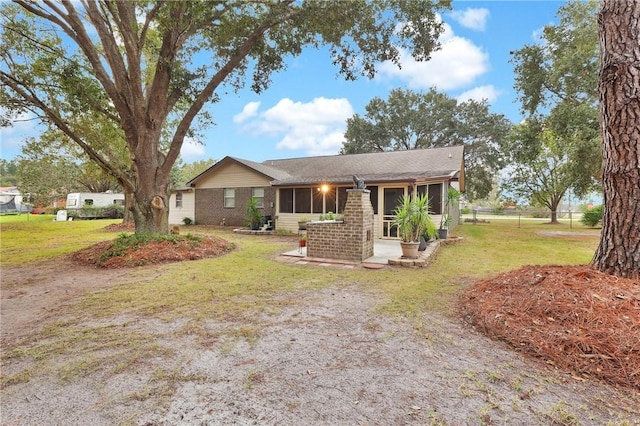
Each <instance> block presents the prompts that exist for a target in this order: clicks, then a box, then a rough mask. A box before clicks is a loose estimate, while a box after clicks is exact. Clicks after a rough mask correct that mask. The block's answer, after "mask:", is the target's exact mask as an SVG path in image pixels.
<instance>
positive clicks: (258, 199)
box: [251, 187, 264, 209]
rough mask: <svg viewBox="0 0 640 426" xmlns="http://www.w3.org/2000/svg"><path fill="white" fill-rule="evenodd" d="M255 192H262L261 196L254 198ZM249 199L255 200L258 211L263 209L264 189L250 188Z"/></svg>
mask: <svg viewBox="0 0 640 426" xmlns="http://www.w3.org/2000/svg"><path fill="white" fill-rule="evenodd" d="M256 191H262V195H261V196H259V197H258V196H256ZM251 198H254V199H255V200H256V207H258V208H259V209H262V208H264V188H263V187H253V188H251Z"/></svg>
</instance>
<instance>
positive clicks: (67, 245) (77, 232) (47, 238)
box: [0, 214, 122, 266]
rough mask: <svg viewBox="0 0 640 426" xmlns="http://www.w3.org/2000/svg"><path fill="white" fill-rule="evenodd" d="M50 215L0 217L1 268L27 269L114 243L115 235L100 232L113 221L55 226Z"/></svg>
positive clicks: (57, 223) (67, 223) (71, 222)
mask: <svg viewBox="0 0 640 426" xmlns="http://www.w3.org/2000/svg"><path fill="white" fill-rule="evenodd" d="M54 219H55V216H53V215H29V214H21V215H3V216H0V262H1V263H2V266H12V265H22V264H24V265H27V264H29V263H30V262H33V261H38V260H45V259H50V258H52V257H55V256H59V255H62V254H68V253H72V252H74V251H77V250H80V249H81V248H84V247H87V246H88V245H91V244H93V243H95V242H98V241H103V240H108V239H113V238H115V237H116V236H117V233H109V232H104V231H103V228H104V227H105V226H107V225H110V224H112V223H120V222H121V221H122V219H116V220H79V221H68V222H56V221H54Z"/></svg>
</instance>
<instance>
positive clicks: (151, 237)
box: [100, 233, 202, 263]
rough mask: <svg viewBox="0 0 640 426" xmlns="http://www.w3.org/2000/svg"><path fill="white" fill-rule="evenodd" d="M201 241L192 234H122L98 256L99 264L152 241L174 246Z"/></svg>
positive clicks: (200, 238)
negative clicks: (180, 243)
mask: <svg viewBox="0 0 640 426" xmlns="http://www.w3.org/2000/svg"><path fill="white" fill-rule="evenodd" d="M184 240H190V241H194V242H197V241H201V240H202V237H198V236H195V235H192V234H186V235H173V234H150V233H139V234H127V233H122V234H120V235H119V236H118V238H116V239H115V240H114V241H113V245H112V246H111V247H110V248H109V249H108V250H107V251H105V252H104V253H103V254H102V255H101V256H100V263H103V262H106V261H107V260H108V259H111V258H112V257H117V256H122V255H124V254H125V253H126V252H128V251H130V250H138V249H139V248H140V247H141V246H143V245H146V244H149V243H150V242H152V241H170V242H172V243H174V244H176V243H177V242H178V241H184Z"/></svg>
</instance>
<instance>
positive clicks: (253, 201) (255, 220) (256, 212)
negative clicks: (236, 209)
mask: <svg viewBox="0 0 640 426" xmlns="http://www.w3.org/2000/svg"><path fill="white" fill-rule="evenodd" d="M247 222H248V223H249V225H250V226H251V229H258V227H259V226H260V223H261V222H262V213H261V212H260V209H259V208H258V199H257V198H254V197H251V198H250V199H249V201H248V202H247Z"/></svg>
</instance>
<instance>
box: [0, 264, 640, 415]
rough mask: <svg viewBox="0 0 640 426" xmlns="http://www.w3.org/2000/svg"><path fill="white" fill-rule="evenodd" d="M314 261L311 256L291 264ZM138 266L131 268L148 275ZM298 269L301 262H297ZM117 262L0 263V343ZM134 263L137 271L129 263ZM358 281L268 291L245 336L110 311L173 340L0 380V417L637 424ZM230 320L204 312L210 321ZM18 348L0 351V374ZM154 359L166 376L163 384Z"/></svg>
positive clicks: (551, 373)
mask: <svg viewBox="0 0 640 426" xmlns="http://www.w3.org/2000/svg"><path fill="white" fill-rule="evenodd" d="M291 267H292V268H293V267H306V268H315V267H317V266H293V265H292V266H291ZM161 270H162V269H161V268H157V269H156V268H150V269H149V271H152V273H150V274H145V276H147V277H150V279H152V278H153V275H154V274H156V276H157V274H161V273H162V272H161ZM311 272H312V271H310V273H311ZM129 273H130V272H129V271H127V270H96V269H93V268H89V267H80V266H77V265H74V264H72V263H70V262H68V261H60V260H57V261H49V262H45V263H41V264H36V265H33V266H32V267H30V268H29V271H26V270H24V268H23V269H20V268H13V269H12V268H3V270H2V275H1V278H2V298H1V302H2V305H1V307H2V311H1V314H2V317H1V320H2V322H1V332H2V351H3V353H6V351H8V350H12V349H15V348H20V347H21V345H22V344H23V343H21V340H22V339H23V338H25V337H28V336H30V335H33V334H34V333H37V332H38V330H39V329H40V328H41V327H42V326H43V325H44V324H47V323H49V322H52V321H55V320H56V319H58V318H60V316H62V315H64V307H65V305H67V304H71V303H76V302H77V301H79V300H81V297H82V295H84V294H86V293H87V292H91V291H95V290H96V289H98V288H100V287H104V286H108V285H115V284H118V283H122V282H127V280H131V279H132V278H131V277H130V276H129ZM137 276H140V275H139V274H137ZM378 300H379V297H378V295H376V294H374V293H372V292H370V291H369V290H368V289H366V287H363V286H359V285H353V286H350V287H347V288H340V289H338V288H327V289H324V290H320V291H310V292H306V293H303V294H299V293H296V294H282V295H280V296H278V299H274V304H277V305H278V306H280V307H281V308H280V309H279V310H277V312H275V311H274V313H270V314H263V315H261V316H259V317H255V318H253V319H252V320H251V323H248V324H246V325H247V326H248V327H251V326H255V327H256V328H259V329H260V330H261V333H260V336H259V338H257V339H256V340H255V341H247V340H243V339H241V340H238V341H236V342H232V343H231V344H230V343H229V342H225V341H211V342H208V343H204V344H203V343H202V342H197V339H196V337H195V336H188V335H187V336H185V335H184V334H183V333H175V331H176V330H178V329H180V328H182V327H184V321H182V322H181V321H176V322H175V323H166V322H159V321H157V320H151V319H132V318H111V319H109V322H110V323H111V324H118V323H120V322H121V323H122V324H126V325H127V327H131V330H132V331H134V330H140V331H144V332H146V333H153V334H154V335H155V336H157V344H158V345H159V346H160V347H166V348H170V349H172V350H173V352H172V355H171V356H170V357H167V356H158V357H157V358H155V359H148V360H145V362H143V363H141V364H140V366H139V368H137V369H136V370H135V371H130V370H126V371H124V372H120V373H117V374H106V373H105V372H104V371H96V372H94V373H91V374H89V375H87V376H84V377H83V378H81V379H75V380H72V381H69V382H62V381H61V380H60V379H59V378H57V377H53V376H51V375H50V374H48V373H46V372H36V373H34V375H33V377H32V378H31V380H30V381H28V382H26V383H17V384H11V385H6V386H4V388H3V389H2V397H1V402H0V410H1V411H0V420H1V421H0V423H1V424H2V425H113V424H135V425H225V424H239V425H276V424H278V425H281V424H292V425H298V424H305V425H307V424H314V425H327V424H331V425H334V424H337V425H342V424H345V425H404V424H416V425H425V424H426V425H501V424H505V425H552V424H553V425H573V424H580V425H607V424H610V425H627V424H628V425H640V395H638V393H637V392H633V391H630V390H628V389H615V388H613V387H610V386H608V385H605V384H603V383H600V382H597V381H589V380H584V379H579V378H576V377H573V376H572V375H571V374H570V373H566V372H559V371H555V370H553V369H552V368H550V367H548V366H545V365H544V364H540V363H538V362H536V361H532V360H527V359H524V358H522V357H521V356H520V355H519V354H518V353H517V352H514V351H512V350H510V349H509V348H507V347H506V346H505V345H503V344H502V343H500V342H494V341H491V340H489V339H487V338H486V337H484V336H482V335H480V334H478V333H475V332H474V331H473V330H471V329H469V328H468V326H466V325H463V324H461V323H460V322H459V321H458V320H457V319H455V318H448V317H443V316H440V315H436V314H432V313H428V314H425V317H424V318H423V321H422V323H423V324H424V325H423V326H421V327H416V324H415V323H413V322H409V321H407V320H405V319H394V318H390V317H388V316H384V315H380V314H377V313H376V311H375V308H376V306H377V301H378ZM230 326H233V327H237V326H238V324H228V323H224V322H213V321H211V322H208V323H207V324H206V327H207V328H208V329H209V330H210V331H215V330H222V329H225V328H227V327H230ZM25 362H27V361H24V360H19V361H16V360H14V359H12V358H10V359H4V358H3V361H2V376H3V377H7V376H10V375H12V374H15V373H16V372H17V371H20V370H21V369H23V368H24V367H25V365H24V363H25ZM158 371H162V372H164V374H165V375H166V376H169V375H171V376H172V377H173V378H174V381H173V382H172V383H174V384H175V386H174V387H172V388H171V389H170V391H167V387H166V386H164V385H163V382H162V380H161V379H159V378H158Z"/></svg>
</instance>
